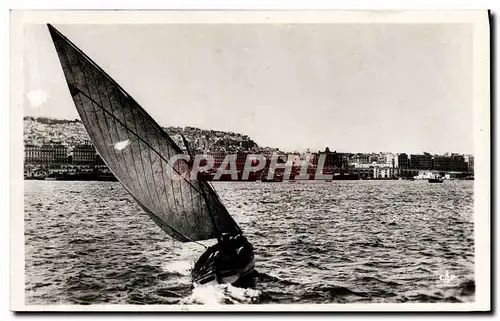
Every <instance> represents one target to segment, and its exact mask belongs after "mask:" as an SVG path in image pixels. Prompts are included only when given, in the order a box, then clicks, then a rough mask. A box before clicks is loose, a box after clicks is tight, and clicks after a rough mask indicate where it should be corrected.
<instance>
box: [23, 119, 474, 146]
mask: <svg viewBox="0 0 500 321" xmlns="http://www.w3.org/2000/svg"><path fill="white" fill-rule="evenodd" d="M38 119H46V120H48V121H56V122H59V121H60V122H65V123H74V122H75V121H76V120H78V122H80V127H81V128H80V130H79V133H78V134H77V135H79V136H80V137H79V139H80V140H81V142H82V144H87V143H91V141H90V137H88V134H87V132H86V130H85V129H84V127H83V125H82V124H81V120H80V118H79V117H76V118H74V119H58V118H51V117H44V116H40V117H37V116H24V120H25V121H26V120H30V121H37V120H38ZM49 126H51V125H49ZM160 126H161V127H162V128H164V129H165V130H166V131H167V132H168V133H169V134H172V133H171V132H170V131H171V130H172V129H173V130H174V132H173V134H174V135H175V137H174V141H176V143H177V144H178V145H179V146H180V147H181V148H183V149H184V146H183V144H182V140H181V136H179V135H178V131H182V130H186V129H194V130H199V131H201V132H210V131H213V132H219V133H227V134H229V133H231V134H234V135H238V136H243V137H247V138H248V139H249V140H251V141H252V142H254V143H255V144H256V145H257V146H259V147H261V148H266V149H270V150H271V149H272V150H279V151H280V152H283V153H305V152H310V153H317V152H324V151H325V150H326V149H328V150H330V151H331V152H339V153H346V154H377V153H392V154H403V153H405V154H408V155H410V154H424V153H428V154H431V155H451V154H463V155H474V153H473V152H471V153H460V152H457V151H452V150H450V151H446V152H444V153H436V152H433V151H431V150H422V151H408V150H403V151H391V150H380V151H355V150H348V151H346V150H338V149H335V146H334V145H331V146H330V145H327V146H324V147H323V148H319V149H312V148H304V149H294V150H285V149H283V148H280V147H279V146H265V145H262V144H260V143H259V142H257V141H254V140H253V139H252V137H250V136H249V135H247V134H245V133H240V132H226V131H223V130H222V131H218V130H214V129H210V128H198V127H194V126H164V125H162V124H160ZM26 133H27V128H26V124H25V129H24V135H25V143H26ZM82 135H83V136H85V138H82ZM84 142H85V143H84ZM61 143H62V144H64V145H67V142H65V141H61ZM29 144H32V142H29ZM41 144H52V143H51V142H46V141H43V143H38V144H37V145H41ZM76 145H78V144H76Z"/></svg>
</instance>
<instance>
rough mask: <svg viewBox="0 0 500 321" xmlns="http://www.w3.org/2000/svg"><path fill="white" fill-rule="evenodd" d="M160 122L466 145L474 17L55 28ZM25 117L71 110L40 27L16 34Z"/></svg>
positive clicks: (441, 147) (284, 139) (270, 138)
mask: <svg viewBox="0 0 500 321" xmlns="http://www.w3.org/2000/svg"><path fill="white" fill-rule="evenodd" d="M55 27H56V28H57V29H58V30H60V31H61V32H62V33H63V34H64V35H66V36H67V37H68V38H69V39H70V40H71V41H72V42H73V43H75V44H76V45H77V46H78V47H79V48H80V49H82V50H83V51H84V52H85V53H86V54H87V55H89V56H90V57H91V58H92V59H93V60H94V61H95V62H96V63H97V64H99V65H100V66H101V67H102V68H103V69H104V70H106V71H107V72H108V73H109V74H110V75H111V77H113V78H114V79H115V80H116V81H117V82H118V83H120V84H121V85H122V87H123V88H124V89H125V90H126V91H128V92H129V94H131V95H132V96H133V97H134V98H135V99H136V100H137V101H138V102H139V103H140V104H141V105H142V106H143V107H144V109H146V110H147V111H148V112H149V113H150V114H151V115H152V116H153V118H155V119H156V120H157V121H158V123H159V124H160V125H162V126H196V127H201V128H206V129H217V130H224V131H235V132H239V133H242V134H247V135H249V136H250V137H251V138H252V139H254V140H255V141H256V142H257V143H258V144H259V145H262V146H272V147H278V148H280V149H282V150H294V149H298V150H303V149H305V148H311V150H313V151H317V150H318V149H324V148H325V147H326V146H328V147H329V148H330V149H331V150H337V151H343V152H372V151H373V152H380V151H392V152H412V153H415V152H422V151H428V152H431V153H444V152H462V153H472V151H473V136H472V130H473V123H472V109H473V106H472V26H471V25H460V24H447V25H444V24H442V25H430V24H427V25H423V24H420V25H417V24H408V25H402V24H323V25H319V24H298V25H277V24H247V25H239V24H234V25H227V24H225V25H217V24H180V25H172V24H163V25H158V24H157V25H55ZM25 46H26V47H25V48H26V51H25V53H26V54H25V66H26V69H25V71H24V76H25V79H26V82H25V84H26V92H29V91H30V90H35V89H42V90H44V91H45V92H47V93H48V94H49V96H50V97H49V99H48V101H47V102H46V103H45V104H44V105H43V106H42V107H39V108H32V107H31V106H29V104H28V103H27V102H26V103H25V114H26V115H31V116H48V117H57V118H66V119H74V118H77V117H78V116H77V112H76V109H75V107H74V104H73V102H72V100H71V98H70V95H69V91H68V88H67V86H66V84H65V81H64V76H63V74H62V69H61V67H60V65H59V61H58V58H57V54H56V52H55V49H54V47H53V44H52V42H51V39H50V36H49V33H48V30H47V28H46V27H45V25H37V26H33V27H30V28H27V29H26V32H25Z"/></svg>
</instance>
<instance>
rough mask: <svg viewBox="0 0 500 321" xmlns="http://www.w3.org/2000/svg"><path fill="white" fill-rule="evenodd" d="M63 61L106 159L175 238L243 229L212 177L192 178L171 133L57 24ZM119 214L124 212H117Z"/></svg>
mask: <svg viewBox="0 0 500 321" xmlns="http://www.w3.org/2000/svg"><path fill="white" fill-rule="evenodd" d="M48 27H49V31H50V34H51V36H52V40H53V42H54V45H55V48H56V51H57V54H58V56H59V61H60V62H61V66H62V69H63V72H64V76H65V77H66V81H67V83H68V87H69V90H70V93H71V96H72V97H73V101H74V103H75V105H76V108H77V110H78V113H79V115H80V117H81V120H82V123H83V124H84V126H85V129H86V130H87V132H88V134H89V136H90V138H91V139H92V142H93V143H94V145H95V147H96V149H97V151H98V152H99V154H100V155H101V157H102V159H103V160H104V162H105V163H106V165H107V166H108V167H109V169H110V170H111V171H112V172H113V174H114V175H115V176H116V177H117V179H118V180H119V181H120V182H121V183H122V184H123V185H124V186H125V188H126V189H127V190H128V192H129V193H130V194H131V195H132V196H133V197H134V199H135V200H136V201H137V202H138V203H139V204H140V206H141V207H142V208H143V209H144V211H145V212H146V213H147V214H148V215H149V216H150V217H151V218H152V219H153V221H154V222H155V223H156V224H158V225H159V226H160V227H161V228H162V229H163V230H164V231H165V232H166V233H168V234H169V235H171V236H172V237H173V238H175V239H177V240H179V241H183V242H188V241H197V240H204V239H210V238H215V237H218V236H219V235H220V234H221V233H229V234H232V235H234V234H236V233H238V232H239V231H240V230H239V228H238V226H237V225H236V223H235V222H234V220H233V219H232V217H231V216H230V215H229V213H228V212H227V210H226V208H225V207H224V205H223V204H222V203H221V201H220V200H219V198H218V196H217V194H216V193H215V191H214V190H213V189H212V188H211V187H210V185H209V184H208V183H207V182H202V181H198V180H196V179H195V180H191V179H190V178H189V177H190V175H189V174H190V173H191V166H190V164H189V163H187V162H186V161H184V160H178V161H177V162H176V163H175V165H174V166H173V167H174V168H173V170H174V173H187V174H188V175H187V177H186V178H181V179H172V178H171V175H168V172H167V171H168V170H169V168H170V170H172V169H171V167H170V166H171V165H170V164H169V160H170V158H171V156H173V155H175V154H180V153H182V150H181V149H180V148H179V147H178V146H177V145H176V144H175V143H174V141H173V140H172V139H171V138H170V137H169V136H168V134H167V133H165V131H164V130H163V129H162V128H161V127H160V126H159V125H158V124H157V123H156V122H155V121H154V120H153V119H152V118H151V116H149V115H148V114H147V113H146V112H145V111H144V109H143V108H142V107H141V106H139V104H138V103H137V102H136V101H135V100H134V99H133V98H132V97H130V95H128V94H127V93H126V92H125V90H123V89H122V88H121V87H120V85H118V84H117V83H116V82H115V81H114V80H113V79H111V77H110V76H109V75H107V74H106V73H105V72H104V71H103V70H102V69H101V68H99V67H98V66H97V65H96V64H95V63H94V62H93V61H92V60H91V59H90V58H89V57H87V56H86V55H85V54H84V53H83V52H82V51H81V50H80V49H78V48H77V47H76V46H75V45H74V44H72V43H71V42H70V41H69V40H68V39H67V38H66V37H64V36H63V35H62V34H61V33H60V32H59V31H57V30H56V29H55V28H54V27H52V26H51V25H48ZM117 215H119V212H117Z"/></svg>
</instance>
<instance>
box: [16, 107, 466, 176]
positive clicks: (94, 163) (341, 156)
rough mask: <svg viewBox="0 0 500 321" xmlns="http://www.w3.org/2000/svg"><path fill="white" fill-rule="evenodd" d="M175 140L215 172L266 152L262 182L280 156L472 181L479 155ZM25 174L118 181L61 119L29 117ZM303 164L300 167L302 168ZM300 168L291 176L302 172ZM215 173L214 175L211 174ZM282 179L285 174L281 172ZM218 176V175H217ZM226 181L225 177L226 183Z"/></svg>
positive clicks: (74, 126)
mask: <svg viewBox="0 0 500 321" xmlns="http://www.w3.org/2000/svg"><path fill="white" fill-rule="evenodd" d="M163 129H164V130H165V131H166V132H167V133H168V134H169V136H170V137H171V138H172V139H173V141H174V142H175V143H176V144H177V145H178V146H179V147H181V149H182V150H183V151H184V152H187V149H186V148H185V145H184V142H183V139H182V136H184V137H185V138H186V140H187V141H188V145H189V149H190V152H191V153H193V154H208V155H210V156H212V157H214V159H215V166H214V171H215V170H216V169H217V168H218V166H220V165H221V163H222V161H223V159H224V157H225V155H227V154H236V155H237V157H236V165H237V168H238V170H239V171H241V170H242V167H243V166H244V164H245V161H246V158H247V155H249V154H253V155H255V154H261V155H264V156H265V158H266V159H267V160H268V161H267V164H266V167H265V168H264V169H263V170H261V171H260V172H259V173H256V174H257V176H255V175H254V176H252V177H251V179H253V180H257V179H261V178H263V177H264V176H265V175H266V174H267V172H268V169H269V159H270V157H271V155H273V154H274V155H276V154H277V155H280V160H281V161H282V162H285V161H286V160H287V158H288V157H289V156H292V158H293V159H294V164H295V162H297V164H299V163H300V162H301V161H302V160H304V159H307V160H308V161H309V165H310V166H309V167H310V170H308V173H310V174H313V172H314V171H315V166H316V165H317V162H318V159H319V155H321V154H324V155H325V164H324V173H325V174H326V173H331V174H333V175H334V179H398V178H404V179H427V178H428V177H431V176H435V175H439V176H442V177H445V178H448V179H473V177H474V157H473V156H472V155H462V154H444V155H432V154H430V153H423V154H411V155H407V154H406V153H389V152H381V153H341V152H336V151H333V152H332V151H330V150H329V148H328V147H326V148H325V150H324V151H318V152H310V151H309V150H307V151H306V152H303V153H298V152H293V153H285V152H282V151H280V150H279V149H278V148H272V147H261V146H259V145H258V144H257V143H256V142H254V141H253V140H252V139H251V138H250V137H248V136H247V135H242V134H239V133H233V132H224V131H215V130H207V129H200V128H196V127H183V128H182V127H166V128H163ZM24 155H25V158H24V168H25V171H24V174H25V178H26V179H63V178H66V179H72V178H73V179H77V178H82V177H83V179H98V180H108V179H109V180H114V179H115V178H114V176H113V175H112V174H111V173H110V171H109V170H108V169H107V167H106V165H105V163H104V162H103V160H102V159H101V158H100V156H99V154H98V153H97V151H96V149H95V148H94V146H93V145H92V143H91V141H90V138H89V136H88V134H87V132H86V130H85V128H84V126H83V124H82V123H81V121H80V120H78V119H75V120H59V119H51V118H44V117H38V118H35V117H25V118H24ZM298 166H299V165H298ZM298 170H299V169H298V168H296V169H295V171H294V172H293V173H292V175H291V178H292V179H293V177H294V176H295V175H297V174H298ZM212 174H213V172H212ZM276 175H277V177H279V176H280V175H282V171H281V172H280V170H277V171H276ZM212 176H213V175H212ZM223 178H224V177H222V179H223Z"/></svg>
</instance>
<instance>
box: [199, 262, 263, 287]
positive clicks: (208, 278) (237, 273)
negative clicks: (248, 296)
mask: <svg viewBox="0 0 500 321" xmlns="http://www.w3.org/2000/svg"><path fill="white" fill-rule="evenodd" d="M254 271H255V259H252V260H251V261H250V262H249V263H248V264H247V265H246V266H245V267H243V268H240V269H233V270H226V271H220V272H219V276H220V279H219V281H218V280H217V275H216V274H215V272H212V273H209V274H206V275H203V276H201V277H199V278H197V279H194V280H193V283H194V284H195V285H217V284H232V285H234V284H237V283H239V282H241V281H242V280H244V279H245V278H247V277H250V276H251V275H252V274H253V272H254Z"/></svg>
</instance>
